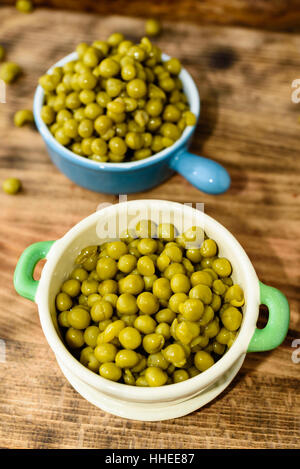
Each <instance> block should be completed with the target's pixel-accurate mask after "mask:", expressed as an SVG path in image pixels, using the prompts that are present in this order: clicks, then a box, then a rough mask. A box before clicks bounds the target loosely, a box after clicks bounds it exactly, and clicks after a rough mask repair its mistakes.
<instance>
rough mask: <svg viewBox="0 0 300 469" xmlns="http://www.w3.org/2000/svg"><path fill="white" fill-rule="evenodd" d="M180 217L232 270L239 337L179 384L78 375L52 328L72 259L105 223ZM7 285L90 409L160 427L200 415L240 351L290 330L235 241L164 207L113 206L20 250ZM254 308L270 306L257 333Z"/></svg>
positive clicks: (211, 223) (81, 370) (279, 299)
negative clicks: (27, 307)
mask: <svg viewBox="0 0 300 469" xmlns="http://www.w3.org/2000/svg"><path fill="white" fill-rule="evenodd" d="M170 213H171V218H169V217H170ZM139 214H142V215H139ZM124 217H125V218H124ZM164 217H167V218H164ZM183 217H184V222H185V226H193V225H195V224H198V225H200V226H202V227H203V228H204V229H205V232H206V233H207V235H208V236H209V237H211V238H213V239H214V240H215V241H216V242H217V244H218V246H219V253H220V255H221V256H224V257H227V258H228V259H229V260H230V262H231V264H232V266H233V274H232V277H233V280H234V281H235V282H238V283H239V284H240V285H241V286H242V288H243V289H244V293H245V306H244V311H243V322H242V326H241V329H240V332H239V334H238V336H237V338H236V340H235V342H234V344H233V345H232V347H231V348H230V349H229V350H228V351H227V352H226V353H225V354H224V356H223V357H222V358H221V359H220V360H219V361H218V362H216V363H215V364H214V365H213V366H212V367H211V368H209V369H208V370H206V371H205V372H203V373H201V374H199V375H198V376H195V377H194V378H191V379H189V380H187V381H184V382H182V383H176V384H171V385H167V386H162V387H159V388H140V387H134V386H129V385H126V384H121V383H116V382H112V381H109V380H106V379H104V378H102V377H101V376H99V375H97V374H95V373H93V372H92V371H90V370H89V369H87V368H85V367H84V366H83V365H82V364H81V363H80V362H79V361H77V360H76V359H75V358H74V357H73V356H72V355H71V353H70V352H69V351H68V350H67V348H66V347H65V345H64V343H63V341H62V340H61V336H60V333H59V329H58V326H57V321H56V311H55V296H56V294H57V293H58V291H59V289H60V286H61V284H62V282H63V281H64V280H65V279H66V278H67V277H68V275H69V274H70V272H71V270H72V269H73V267H74V264H73V263H74V259H75V257H76V255H77V254H78V253H79V252H80V250H81V249H82V248H83V247H85V246H87V245H91V244H101V243H102V242H105V241H106V240H107V239H108V237H106V238H105V236H103V234H101V233H100V232H101V230H102V231H103V230H104V227H105V226H108V225H109V223H111V226H113V223H114V222H115V221H116V220H119V221H121V220H124V219H126V220H127V221H126V223H129V224H130V223H133V222H134V224H135V223H136V222H137V220H138V219H144V218H151V219H152V220H154V221H156V222H161V220H164V221H169V220H171V221H174V223H175V225H176V220H177V221H180V220H182V219H183ZM99 235H100V237H99ZM44 257H46V259H47V262H46V264H45V266H44V268H43V271H42V274H41V278H40V280H39V281H35V280H33V277H32V275H33V271H34V268H35V265H36V263H37V262H38V261H39V260H40V259H42V258H44ZM14 283H15V288H16V290H17V291H18V293H19V294H21V295H22V296H24V297H26V298H29V299H31V300H33V301H35V302H36V303H37V305H38V310H39V315H40V321H41V325H42V328H43V331H44V334H45V336H46V339H47V341H48V343H49V345H50V347H51V348H52V350H53V352H54V354H55V356H56V359H57V362H58V364H59V366H60V368H61V370H62V372H63V374H64V375H65V377H66V378H67V380H68V381H69V382H70V383H71V385H72V386H73V387H74V388H75V389H76V390H77V391H78V392H79V393H80V394H81V395H82V396H83V397H85V398H86V399H87V400H88V401H90V402H91V403H93V404H94V405H96V406H97V407H99V408H101V409H103V410H105V411H107V412H110V413H111V414H114V415H118V416H121V417H125V418H128V419H134V420H142V421H147V420H149V421H156V420H165V419H170V418H176V417H180V416H183V415H186V414H188V413H190V412H192V411H194V410H196V409H199V408H200V407H202V406H203V405H204V404H206V403H207V402H209V401H211V400H212V399H213V398H215V397H216V396H217V395H218V394H220V393H221V392H222V391H223V390H224V389H225V388H226V387H227V386H228V384H229V383H230V382H231V381H232V380H233V378H234V377H235V375H236V374H237V372H238V371H239V369H240V368H241V366H242V364H243V361H244V359H245V355H246V353H247V351H248V352H249V351H264V350H270V349H272V348H274V347H277V346H278V345H279V344H280V343H281V342H282V341H283V339H284V337H285V335H286V333H287V329H288V324H289V307H288V303H287V300H286V298H285V297H284V295H283V294H282V293H281V292H279V291H278V290H276V289H274V288H272V287H269V286H266V285H263V284H262V283H260V282H259V280H258V278H257V275H256V273H255V270H254V268H253V266H252V264H251V262H250V260H249V258H248V257H247V255H246V253H245V251H244V250H243V248H242V247H241V246H240V244H239V243H238V241H237V240H236V239H235V238H234V236H233V235H232V234H231V233H230V232H229V231H227V230H226V229H225V228H224V227H223V226H222V225H220V224H219V223H218V222H217V221H215V220H214V219H212V218H211V217H209V216H208V215H205V214H203V213H202V212H199V211H198V210H195V209H193V208H192V207H189V206H184V205H182V204H178V203H174V202H168V201H161V200H136V201H131V202H124V203H120V204H117V205H112V206H109V207H106V208H104V209H102V210H100V211H98V212H96V213H94V214H92V215H90V216H89V217H87V218H85V219H84V220H82V221H81V222H80V223H78V224H77V225H75V226H74V227H73V228H72V229H71V230H70V231H68V232H67V233H66V234H65V235H64V236H63V237H62V238H61V239H59V240H58V241H55V242H54V241H49V242H42V243H35V244H33V245H32V246H30V247H29V248H27V249H26V250H25V251H24V253H23V254H22V256H21V258H20V260H19V262H18V265H17V267H16V271H15V277H14ZM261 303H264V304H267V306H268V307H269V320H268V323H267V325H266V326H265V328H264V329H257V328H256V321H257V318H258V314H259V305H260V304H261Z"/></svg>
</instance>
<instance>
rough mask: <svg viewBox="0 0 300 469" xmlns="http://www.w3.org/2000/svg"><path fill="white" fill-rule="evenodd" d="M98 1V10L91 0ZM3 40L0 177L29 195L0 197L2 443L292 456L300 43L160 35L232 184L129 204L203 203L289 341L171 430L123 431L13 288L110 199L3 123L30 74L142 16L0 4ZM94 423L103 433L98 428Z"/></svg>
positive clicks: (250, 35) (176, 184) (174, 191)
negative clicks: (76, 378)
mask: <svg viewBox="0 0 300 469" xmlns="http://www.w3.org/2000/svg"><path fill="white" fill-rule="evenodd" d="M99 3H101V2H99ZM0 16H1V25H0V43H1V44H2V43H3V44H4V45H5V46H6V48H7V52H8V57H9V59H10V60H15V61H17V62H18V63H20V65H22V67H23V69H24V75H23V76H22V77H21V78H20V79H19V80H18V82H17V83H15V84H14V85H11V86H10V87H9V88H8V96H7V103H6V104H0V141H1V145H0V181H3V180H4V179H5V178H6V177H8V176H11V175H15V176H17V177H20V178H21V179H22V182H23V186H24V190H23V192H22V193H21V194H19V195H18V196H16V197H9V196H7V195H5V194H3V193H1V194H0V235H1V236H0V265H1V269H0V338H1V339H3V340H4V341H5V344H6V362H5V363H0V396H1V398H0V422H1V423H0V446H1V447H8V448H13V447H18V448H23V447H25V448H55V447H62V448H116V447H118V448H145V447H146V448H204V447H208V448H212V447H218V448H228V447H231V448H296V447H299V440H300V438H299V436H300V435H299V409H300V405H299V392H298V389H299V364H296V363H294V362H293V361H292V352H293V351H295V348H293V347H292V341H293V340H294V339H296V338H299V332H300V324H299V304H300V292H299V260H300V252H299V242H298V240H299V234H300V224H299V221H300V220H299V218H300V210H299V183H300V171H299V169H300V162H299V124H298V122H297V118H298V115H299V113H300V112H299V104H298V105H297V104H294V103H292V102H291V98H290V95H291V90H292V89H291V83H292V81H293V80H294V79H295V78H298V77H297V70H299V66H300V58H299V54H298V51H299V49H300V47H299V46H300V35H299V34H296V33H293V34H282V33H274V32H263V31H254V30H252V31H251V30H247V29H243V28H230V27H215V26H201V27H200V26H196V25H190V24H186V23H185V22H178V23H176V25H174V24H173V23H172V22H167V23H166V28H165V31H164V33H163V34H162V36H161V37H160V38H159V39H157V44H159V45H160V46H161V47H162V49H163V50H164V51H165V52H167V53H169V54H170V55H175V56H178V57H179V58H180V59H181V60H182V61H183V63H184V65H185V66H186V67H187V69H188V70H189V71H190V72H191V74H192V75H193V77H194V78H195V80H196V82H197V85H198V87H199V90H200V93H201V99H202V112H201V118H200V123H199V125H198V128H197V131H196V134H195V138H194V140H193V143H192V150H193V151H194V152H196V153H199V154H203V155H204V156H208V157H212V158H215V159H216V160H217V161H219V162H220V163H222V164H224V165H225V166H226V167H227V168H228V170H229V171H230V174H231V177H232V187H231V189H230V190H229V191H228V192H227V193H226V194H224V195H222V196H219V197H214V196H209V195H207V194H202V193H201V192H199V191H197V190H196V189H195V188H193V187H192V186H191V185H190V184H189V183H188V182H187V181H185V180H184V179H183V178H182V177H181V176H179V175H175V176H174V177H172V178H171V179H170V180H169V181H167V182H165V183H164V184H162V185H161V186H159V187H157V188H154V189H153V190H151V191H148V192H146V193H139V194H135V195H130V196H129V200H132V199H136V198H139V199H141V198H157V199H167V200H174V201H177V202H193V203H196V202H203V203H204V204H205V211H206V212H207V213H208V214H209V215H211V216H213V217H215V218H216V219H217V220H218V221H220V222H221V223H223V224H224V225H225V226H226V227H227V228H228V229H229V230H230V231H231V232H232V233H233V234H234V235H235V236H236V237H237V239H238V240H239V241H240V242H241V244H242V245H243V247H244V248H245V250H246V251H247V253H248V255H249V257H250V259H251V261H252V262H253V264H254V266H255V268H256V271H257V273H258V275H259V277H260V279H261V280H262V281H263V282H265V283H267V284H271V285H274V286H275V287H278V288H280V289H281V290H282V291H283V292H284V293H285V294H286V295H287V297H288V299H289V302H290V305H291V324H290V330H289V334H288V336H287V338H286V340H285V341H284V343H283V344H282V346H280V347H279V348H278V349H276V350H274V351H272V352H268V353H263V354H258V353H257V354H249V355H248V356H247V358H246V361H245V363H244V365H243V368H242V370H241V372H240V373H239V375H238V376H237V377H236V379H235V380H234V382H233V383H232V384H231V385H230V386H229V388H228V389H227V390H226V391H225V392H224V393H223V394H222V395H221V396H219V397H218V398H217V399H216V400H215V401H213V402H212V403H210V404H208V405H207V406H205V407H204V408H203V409H201V410H200V411H197V412H194V413H193V414H191V415H189V416H186V417H183V418H181V419H177V420H171V421H166V422H161V423H159V422H154V423H142V422H131V421H127V420H123V419H120V418H117V417H113V416H111V415H109V414H106V413H105V412H102V411H101V410H99V409H97V408H95V407H94V406H92V405H90V404H89V403H88V402H86V401H85V400H84V399H82V398H81V397H80V396H79V395H78V394H77V393H76V392H75V391H74V390H73V389H72V388H71V386H69V384H68V383H67V382H66V380H65V378H64V377H63V375H62V373H61V372H60V370H59V367H58V365H57V364H56V361H55V358H54V355H53V353H52V351H51V350H50V348H49V346H48V345H47V343H46V340H45V338H44V336H43V333H42V331H41V327H40V323H39V319H38V313H37V311H36V307H35V305H34V304H32V303H31V302H29V301H27V300H24V299H22V298H20V297H19V296H18V295H17V294H16V293H15V292H14V289H13V285H12V276H13V271H14V268H15V265H16V262H17V259H18V256H19V255H20V254H21V252H22V251H23V250H24V249H25V247H26V246H28V245H29V244H31V243H33V242H36V241H41V240H49V239H57V238H59V237H60V236H62V235H63V234H64V233H65V232H66V231H67V230H68V229H70V228H71V227H72V226H73V225H74V224H75V223H77V222H78V221H80V220H81V219H82V218H84V217H85V216H87V215H89V214H90V213H92V212H93V211H94V210H95V209H96V208H97V206H98V205H99V204H100V203H102V202H115V201H116V200H117V197H115V196H107V195H103V194H96V193H93V192H90V191H87V190H84V189H81V188H80V187H77V186H75V185H74V184H73V183H71V182H70V181H69V180H67V179H66V178H65V176H63V175H62V174H61V173H60V172H59V171H58V170H57V169H56V168H55V167H54V166H53V165H52V163H51V161H50V159H49V157H48V156H47V153H46V150H45V148H44V146H43V142H42V140H41V138H40V136H39V135H38V133H37V132H36V131H35V130H34V129H31V128H22V129H16V128H15V127H14V126H13V124H12V118H13V114H14V112H15V111H16V110H17V109H20V108H24V107H26V108H27V107H30V106H31V103H32V98H33V94H34V88H35V86H36V83H37V80H38V77H39V76H40V75H41V74H42V73H43V72H44V71H45V70H46V69H47V68H48V67H49V66H50V65H51V64H52V63H53V62H55V61H57V60H59V59H60V58H61V57H63V56H64V55H65V54H67V53H69V52H70V51H71V50H73V49H74V47H75V45H76V44H77V42H80V41H93V40H94V39H96V38H101V39H102V38H105V37H106V36H107V35H108V34H109V33H111V32H113V31H115V30H120V31H122V32H124V33H125V34H126V35H129V36H130V37H132V38H133V39H138V38H139V37H140V36H141V35H142V34H143V27H144V26H143V21H142V20H140V19H136V18H131V17H121V16H113V15H110V16H106V17H103V16H96V15H89V14H85V13H70V12H69V13H68V14H66V13H65V12H62V11H50V10H43V9H37V10H36V11H35V13H34V14H33V15H18V14H16V12H15V10H13V9H11V8H1V9H0ZM103 428H105V429H106V431H105V432H103Z"/></svg>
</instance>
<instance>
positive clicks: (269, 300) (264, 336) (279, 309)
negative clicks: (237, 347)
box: [247, 282, 290, 352]
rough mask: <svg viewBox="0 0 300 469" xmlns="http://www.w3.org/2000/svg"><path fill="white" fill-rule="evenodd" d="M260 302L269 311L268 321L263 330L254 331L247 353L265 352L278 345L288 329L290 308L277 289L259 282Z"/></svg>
mask: <svg viewBox="0 0 300 469" xmlns="http://www.w3.org/2000/svg"><path fill="white" fill-rule="evenodd" d="M259 286H260V301H261V304H263V305H266V306H267V307H268V309H269V319H268V322H267V324H266V326H265V327H264V328H263V329H257V328H256V329H255V332H254V334H253V336H252V339H251V341H250V344H249V347H248V350H247V352H265V351H267V350H272V349H274V348H276V347H278V345H280V344H281V343H282V342H283V340H284V338H285V336H286V334H287V331H288V328H289V322H290V308H289V304H288V301H287V299H286V297H285V296H284V294H283V293H281V291H279V290H277V288H273V287H269V286H268V285H264V284H263V283H262V282H259Z"/></svg>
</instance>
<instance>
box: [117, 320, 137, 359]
mask: <svg viewBox="0 0 300 469" xmlns="http://www.w3.org/2000/svg"><path fill="white" fill-rule="evenodd" d="M119 341H120V343H121V345H123V347H124V348H126V349H130V350H134V349H136V348H138V347H139V346H140V345H141V342H142V337H141V334H140V332H139V331H138V330H137V329H135V328H134V327H125V328H124V329H122V330H121V331H120V333H119ZM135 364H136V363H135ZM132 366H134V365H132Z"/></svg>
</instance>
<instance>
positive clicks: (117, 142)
mask: <svg viewBox="0 0 300 469" xmlns="http://www.w3.org/2000/svg"><path fill="white" fill-rule="evenodd" d="M108 146H109V149H110V151H111V152H112V153H113V154H115V155H120V156H123V155H125V153H126V150H127V145H126V143H125V141H124V140H123V139H122V138H121V137H113V138H112V139H111V140H110V141H109V144H108Z"/></svg>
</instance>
